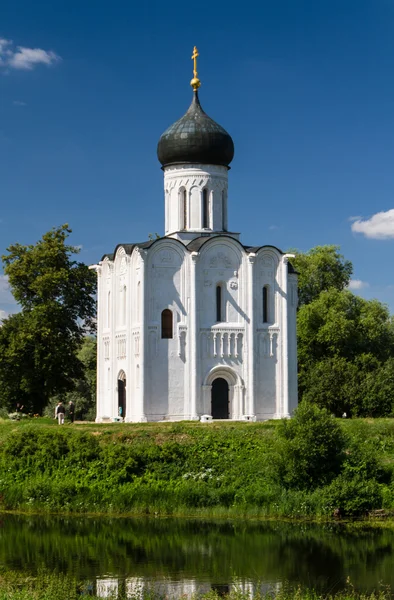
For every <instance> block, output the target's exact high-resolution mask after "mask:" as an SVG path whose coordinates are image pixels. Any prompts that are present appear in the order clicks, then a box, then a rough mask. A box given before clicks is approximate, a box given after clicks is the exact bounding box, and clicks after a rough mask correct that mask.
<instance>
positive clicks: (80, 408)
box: [44, 336, 97, 421]
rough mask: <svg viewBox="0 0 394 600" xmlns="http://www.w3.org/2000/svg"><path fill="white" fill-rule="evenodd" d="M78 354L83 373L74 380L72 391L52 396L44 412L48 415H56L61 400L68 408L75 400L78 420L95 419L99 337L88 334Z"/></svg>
mask: <svg viewBox="0 0 394 600" xmlns="http://www.w3.org/2000/svg"><path fill="white" fill-rule="evenodd" d="M77 356H78V359H79V360H80V361H81V363H82V365H83V375H82V376H81V377H79V378H78V379H75V380H74V389H73V390H72V391H71V392H66V393H62V394H57V395H55V396H52V398H51V399H50V401H49V403H48V405H47V407H46V409H45V413H44V414H45V415H46V416H48V417H53V416H54V414H55V407H56V404H57V403H58V402H59V400H61V401H62V402H63V403H64V405H65V406H66V408H67V405H68V403H69V402H70V400H72V401H73V402H74V404H75V418H76V419H77V420H78V421H81V420H87V421H94V419H95V417H96V373H97V339H96V338H95V337H92V336H86V337H85V338H84V340H83V343H82V347H81V349H80V350H79V352H78V355H77Z"/></svg>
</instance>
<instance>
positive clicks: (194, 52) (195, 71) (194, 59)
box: [192, 46, 200, 77]
mask: <svg viewBox="0 0 394 600" xmlns="http://www.w3.org/2000/svg"><path fill="white" fill-rule="evenodd" d="M197 56H200V55H199V53H198V50H197V46H194V48H193V55H192V60H193V61H194V69H193V74H194V77H197Z"/></svg>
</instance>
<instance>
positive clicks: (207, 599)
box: [0, 572, 392, 600]
mask: <svg viewBox="0 0 394 600" xmlns="http://www.w3.org/2000/svg"><path fill="white" fill-rule="evenodd" d="M98 585H99V586H100V584H98ZM0 586H1V590H0V600H79V599H80V598H81V596H88V597H89V598H91V599H92V600H98V598H103V597H105V598H109V599H113V600H168V598H173V599H174V600H178V599H179V600H181V599H182V600H185V598H190V600H219V599H220V598H227V599H228V600H250V599H251V597H253V598H254V599H255V600H272V599H273V598H275V599H276V600H390V599H391V598H392V595H391V592H390V590H388V589H382V590H378V591H377V592H374V593H371V594H363V593H359V592H357V591H356V590H354V589H353V588H352V586H351V585H349V586H348V589H347V590H344V591H342V592H339V593H336V594H327V595H325V594H320V593H318V592H316V591H314V590H308V589H305V590H304V589H301V588H299V589H296V590H291V589H286V586H284V587H282V589H280V590H278V589H276V590H274V589H273V590H271V591H268V592H261V591H259V589H258V588H259V586H258V585H257V586H256V589H255V590H254V591H253V596H252V594H251V592H250V591H249V592H243V591H242V588H241V587H237V586H234V589H232V590H231V591H230V592H229V593H224V594H223V593H221V591H220V590H215V589H214V588H213V589H211V590H210V591H208V592H205V593H204V592H199V593H196V594H192V595H190V596H188V595H185V594H184V593H181V592H179V593H178V594H177V593H176V592H172V593H171V592H169V590H168V589H165V588H166V587H168V586H165V585H163V586H162V588H161V589H160V586H159V587H158V588H156V589H155V588H154V587H152V588H151V589H149V588H145V589H144V588H143V587H138V586H135V585H134V586H132V587H133V589H131V588H130V589H128V586H127V580H125V581H121V582H119V583H118V586H117V587H116V588H114V589H113V592H112V593H111V591H110V589H108V590H106V592H105V596H103V593H100V590H99V589H97V583H95V582H79V581H77V580H76V579H74V578H72V577H68V576H64V575H60V574H42V575H39V576H37V577H23V576H21V575H19V574H15V573H11V572H8V573H7V572H6V573H4V574H2V575H0ZM96 594H97V595H96Z"/></svg>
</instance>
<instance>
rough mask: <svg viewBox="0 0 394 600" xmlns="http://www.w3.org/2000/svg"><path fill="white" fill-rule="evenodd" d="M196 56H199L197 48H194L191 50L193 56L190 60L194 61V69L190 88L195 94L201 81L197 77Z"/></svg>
mask: <svg viewBox="0 0 394 600" xmlns="http://www.w3.org/2000/svg"><path fill="white" fill-rule="evenodd" d="M197 56H199V54H198V50H197V46H194V48H193V54H192V60H193V61H194V69H193V75H194V77H193V79H192V80H191V82H190V85H191V86H192V88H193V90H194V91H195V92H197V90H198V88H199V87H200V85H201V81H200V80H199V78H198V77H197Z"/></svg>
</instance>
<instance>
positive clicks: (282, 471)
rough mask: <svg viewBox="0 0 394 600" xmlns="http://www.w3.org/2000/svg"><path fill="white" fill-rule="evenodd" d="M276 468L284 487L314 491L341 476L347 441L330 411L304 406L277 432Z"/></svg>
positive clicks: (285, 421)
mask: <svg viewBox="0 0 394 600" xmlns="http://www.w3.org/2000/svg"><path fill="white" fill-rule="evenodd" d="M277 438H278V439H277V444H276V466H277V475H278V479H279V482H280V483H281V484H282V485H283V486H284V487H289V488H295V489H300V490H302V489H314V488H316V487H319V486H322V485H325V484H328V483H330V482H331V481H332V480H333V479H334V477H336V476H337V475H339V473H340V472H341V468H342V465H343V461H344V457H345V455H344V450H345V447H346V438H345V435H344V433H343V431H342V430H341V428H340V426H339V425H338V422H337V421H336V419H335V418H334V417H332V416H331V415H330V414H329V413H328V411H327V410H325V409H319V408H317V407H316V406H314V405H313V404H308V403H302V404H300V406H299V407H298V408H297V410H296V412H295V416H294V418H293V419H289V420H282V421H281V423H280V425H279V427H278V430H277Z"/></svg>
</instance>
